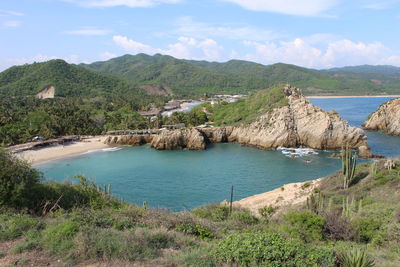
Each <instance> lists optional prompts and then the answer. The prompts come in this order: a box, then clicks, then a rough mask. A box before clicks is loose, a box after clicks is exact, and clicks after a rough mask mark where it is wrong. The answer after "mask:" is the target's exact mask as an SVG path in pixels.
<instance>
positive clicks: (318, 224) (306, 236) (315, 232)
mask: <svg viewBox="0 0 400 267" xmlns="http://www.w3.org/2000/svg"><path fill="white" fill-rule="evenodd" d="M283 219H284V220H285V221H286V222H287V225H286V227H284V228H285V229H286V231H287V232H288V233H289V234H290V235H291V236H293V237H295V238H300V239H302V240H304V241H305V242H312V241H314V240H322V238H323V235H322V234H323V230H324V224H325V219H324V218H322V217H321V216H318V215H316V214H315V213H312V212H309V211H292V212H290V213H288V214H286V215H285V216H284V217H283Z"/></svg>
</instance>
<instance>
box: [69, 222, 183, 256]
mask: <svg viewBox="0 0 400 267" xmlns="http://www.w3.org/2000/svg"><path fill="white" fill-rule="evenodd" d="M75 243H76V247H75V251H74V255H75V257H76V258H83V259H94V260H99V259H102V260H110V259H118V260H129V261H137V260H143V259H152V258H155V257H157V256H158V255H160V249H165V248H176V247H177V246H178V245H177V244H176V242H175V239H174V235H173V234H171V233H170V232H168V231H166V230H164V229H154V230H149V229H143V228H139V229H136V231H134V232H120V231H115V230H110V229H98V228H88V229H86V230H85V231H82V232H80V233H79V234H78V235H77V237H76V238H75Z"/></svg>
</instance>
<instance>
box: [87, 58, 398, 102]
mask: <svg viewBox="0 0 400 267" xmlns="http://www.w3.org/2000/svg"><path fill="white" fill-rule="evenodd" d="M82 66H85V67H86V68H88V69H91V70H95V71H98V72H101V73H107V74H112V75H116V76H118V77H120V78H122V79H124V80H125V81H127V82H129V83H130V84H132V85H145V84H146V85H162V86H164V87H169V88H171V89H172V91H173V92H174V93H175V94H178V95H200V94H203V93H209V94H213V93H247V92H249V91H252V90H256V89H260V88H268V87H270V86H272V85H274V84H277V83H282V82H288V83H291V84H293V85H295V86H297V87H300V88H303V89H304V93H305V94H308V95H311V94H318V95H321V94H325V95H335V94H336V95H339V94H340V95H342V94H344V95H365V94H385V93H386V94H391V93H399V92H400V80H396V79H394V78H393V77H391V76H389V75H386V74H382V73H372V74H363V75H359V74H356V73H350V72H348V73H346V74H344V73H343V72H342V71H339V72H338V71H335V70H331V71H319V70H313V69H307V68H302V67H299V66H295V65H289V64H283V63H277V64H273V65H268V66H266V65H262V64H258V63H254V62H248V61H242V60H231V61H228V62H225V63H217V62H207V61H194V60H181V59H176V58H174V57H171V56H165V55H160V54H156V55H154V56H149V55H145V54H138V55H135V56H133V55H124V56H121V57H117V58H113V59H110V60H108V61H102V62H95V63H92V64H82ZM377 75H378V76H377ZM376 78H380V79H379V80H378V81H377V80H376Z"/></svg>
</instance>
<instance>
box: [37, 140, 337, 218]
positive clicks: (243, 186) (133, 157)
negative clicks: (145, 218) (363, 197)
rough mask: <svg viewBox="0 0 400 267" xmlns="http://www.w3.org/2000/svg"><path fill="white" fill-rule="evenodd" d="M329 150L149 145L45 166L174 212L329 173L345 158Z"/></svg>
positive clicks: (52, 175) (56, 175)
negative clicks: (301, 154)
mask: <svg viewBox="0 0 400 267" xmlns="http://www.w3.org/2000/svg"><path fill="white" fill-rule="evenodd" d="M328 156H329V153H328V152H320V154H319V155H311V156H308V157H307V158H308V159H309V160H311V162H309V163H305V158H296V159H292V158H288V157H286V156H285V155H283V154H282V153H281V152H279V151H265V150H259V149H257V148H253V147H244V146H240V145H236V144H215V145H211V146H210V147H208V149H207V150H202V151H188V150H180V151H158V150H155V149H152V148H150V147H149V146H141V147H126V148H123V149H121V150H118V151H112V152H104V153H101V152H95V153H90V154H84V155H81V156H79V157H75V158H71V159H68V160H62V161H56V162H51V163H47V164H42V165H40V167H39V168H40V169H41V170H42V171H43V172H44V174H45V176H46V177H47V178H48V179H51V180H57V181H64V180H70V179H71V178H72V177H73V176H74V175H76V174H83V175H85V176H86V177H88V178H90V179H92V180H94V181H95V182H96V183H98V184H111V185H112V192H113V194H114V195H115V196H119V197H122V198H123V199H124V200H126V201H129V202H133V203H136V204H139V205H141V204H143V202H144V201H147V202H148V203H149V205H150V206H153V207H163V208H168V209H171V210H173V211H181V210H185V209H192V208H195V207H198V206H201V205H204V204H207V203H213V202H220V201H223V200H224V199H229V194H230V187H231V185H234V199H235V200H239V199H241V198H244V197H247V196H251V195H254V194H258V193H262V192H265V191H269V190H272V189H275V188H277V187H280V186H282V185H284V184H287V183H292V182H300V181H305V180H310V179H315V178H319V177H322V176H325V175H328V174H330V173H332V172H334V171H336V170H337V169H338V168H340V160H338V159H333V158H329V157H328Z"/></svg>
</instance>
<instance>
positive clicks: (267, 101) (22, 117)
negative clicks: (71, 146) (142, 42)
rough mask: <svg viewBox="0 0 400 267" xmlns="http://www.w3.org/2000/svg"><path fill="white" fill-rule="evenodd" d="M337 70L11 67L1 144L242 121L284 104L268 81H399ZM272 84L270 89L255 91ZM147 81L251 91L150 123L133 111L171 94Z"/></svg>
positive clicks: (196, 92)
mask: <svg viewBox="0 0 400 267" xmlns="http://www.w3.org/2000/svg"><path fill="white" fill-rule="evenodd" d="M369 69H370V68H369ZM337 71H339V72H340V75H337V73H336V70H331V71H317V70H311V69H305V68H301V67H297V66H294V65H287V64H281V63H279V64H274V65H271V66H264V65H261V64H256V63H252V62H246V61H240V60H231V61H229V62H226V63H215V62H205V61H190V60H179V59H175V58H173V57H170V56H162V55H155V56H147V55H144V54H139V55H136V56H131V55H125V56H122V57H118V58H114V59H111V60H109V61H105V62H95V63H93V64H89V65H85V64H81V65H79V66H77V65H73V64H68V63H66V62H65V61H63V60H60V59H57V60H50V61H48V62H43V63H33V64H25V65H22V66H14V67H11V68H9V69H7V70H5V71H3V72H1V73H0V145H1V146H7V145H14V144H19V143H23V142H27V141H31V140H32V138H33V137H35V136H43V137H45V138H47V139H48V138H54V137H59V136H63V135H96V134H101V133H103V132H105V131H108V130H119V129H129V128H131V129H144V128H148V127H155V126H160V125H162V124H174V123H180V122H183V123H185V124H186V125H188V126H196V125H200V124H203V123H205V122H207V121H208V120H213V121H215V122H216V124H217V125H228V124H240V123H248V122H251V121H253V120H254V119H255V118H256V117H257V116H258V115H259V114H260V113H262V112H264V111H265V110H263V109H267V110H268V109H271V108H273V107H275V106H279V105H284V104H285V99H284V98H282V95H281V92H279V90H274V88H276V87H277V86H274V85H276V84H281V83H288V82H289V83H291V84H293V85H295V86H298V87H301V88H303V92H304V93H305V94H343V95H348V94H362V95H364V94H384V93H396V90H397V89H398V88H399V85H400V83H399V80H398V76H396V75H397V74H396V73H397V72H396V70H393V69H389V70H387V71H386V70H385V71H384V70H380V69H378V70H377V72H378V73H374V74H371V73H369V72H365V71H360V72H352V71H351V70H350V71H347V70H337ZM386 72H387V73H386ZM366 75H367V76H368V75H370V76H371V75H372V76H373V77H375V76H376V75H378V76H379V75H380V76H379V77H375V78H376V79H378V78H379V82H377V81H371V79H372V78H371V77H372V76H371V77H369V76H368V77H367V76H366ZM374 75H375V76H374ZM364 76H365V77H364ZM381 76H384V77H381ZM375 78H374V79H375ZM49 86H54V87H55V98H54V99H44V100H43V99H36V98H35V95H36V94H37V93H38V92H40V91H42V90H43V89H44V88H47V87H49ZM271 86H272V89H271V92H270V93H266V92H262V91H260V92H259V91H258V90H260V89H262V88H268V87H271ZM148 87H152V88H153V89H154V90H156V91H157V90H158V89H160V90H161V91H160V93H173V94H175V97H179V98H180V97H199V96H204V95H209V96H212V95H214V94H219V93H245V94H251V95H252V96H251V97H249V99H247V100H241V101H239V102H238V103H236V104H234V105H228V104H227V103H221V104H220V105H218V106H216V107H211V106H207V105H204V106H203V107H207V108H208V111H209V114H205V113H204V112H202V111H201V110H200V109H199V108H196V109H194V110H193V111H191V112H189V113H187V114H186V113H178V114H175V115H174V116H173V117H171V118H168V119H165V120H164V119H161V118H159V119H158V120H157V121H155V122H154V123H151V122H150V121H149V120H148V119H146V118H143V117H142V116H140V115H139V114H138V111H140V110H148V109H150V108H151V107H154V106H155V107H162V106H163V105H164V104H165V102H166V101H167V100H169V99H170V97H171V96H161V95H158V96H157V95H149V94H147V93H146V91H145V90H149V92H153V93H154V90H153V89H152V90H150V89H149V88H148ZM150 104H152V105H150ZM210 113H212V114H213V117H211V116H210Z"/></svg>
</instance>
